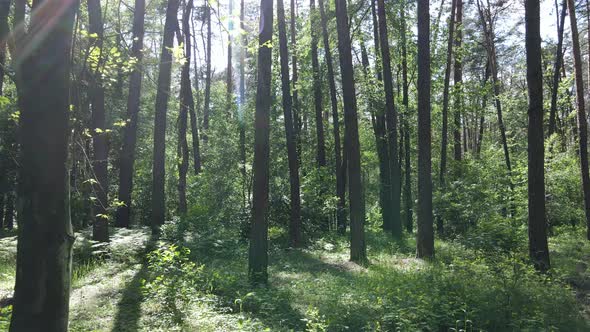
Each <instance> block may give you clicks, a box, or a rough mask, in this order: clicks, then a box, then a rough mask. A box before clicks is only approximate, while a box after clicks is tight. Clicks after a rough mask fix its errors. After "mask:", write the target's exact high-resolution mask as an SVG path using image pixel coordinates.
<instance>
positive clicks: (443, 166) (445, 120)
mask: <svg viewBox="0 0 590 332" xmlns="http://www.w3.org/2000/svg"><path fill="white" fill-rule="evenodd" d="M457 1H459V0H452V1H451V16H450V17H449V36H448V39H447V62H446V67H445V78H444V85H443V108H442V139H441V150H440V173H439V183H440V187H441V190H444V189H443V188H444V187H445V185H446V182H445V175H446V173H447V149H448V142H449V134H448V130H449V129H448V128H449V81H450V79H451V61H452V57H453V41H454V31H455V8H456V4H457ZM436 229H437V231H438V233H439V234H443V232H444V223H443V219H442V216H440V215H439V216H437V218H436Z"/></svg>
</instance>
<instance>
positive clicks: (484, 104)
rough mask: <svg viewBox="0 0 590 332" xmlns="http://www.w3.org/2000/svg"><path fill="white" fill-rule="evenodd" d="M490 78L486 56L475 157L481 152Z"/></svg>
mask: <svg viewBox="0 0 590 332" xmlns="http://www.w3.org/2000/svg"><path fill="white" fill-rule="evenodd" d="M489 79H490V60H489V58H488V62H487V63H486V69H485V73H484V79H483V84H482V85H483V88H484V95H483V96H482V101H481V115H480V117H479V134H478V135H477V140H476V144H477V146H476V156H477V158H479V156H480V154H481V144H482V142H483V131H484V123H485V120H486V116H485V114H486V107H487V105H488V88H487V84H488V80H489Z"/></svg>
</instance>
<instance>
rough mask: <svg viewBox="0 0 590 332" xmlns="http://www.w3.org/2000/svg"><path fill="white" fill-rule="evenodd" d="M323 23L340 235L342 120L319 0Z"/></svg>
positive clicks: (342, 208) (343, 193)
mask: <svg viewBox="0 0 590 332" xmlns="http://www.w3.org/2000/svg"><path fill="white" fill-rule="evenodd" d="M318 4H319V7H320V16H321V23H322V37H323V41H324V56H325V60H326V69H327V72H328V85H329V87H330V103H331V106H332V123H333V127H334V161H335V174H336V196H337V197H338V203H337V209H338V211H337V212H336V220H337V224H338V230H339V231H340V233H344V232H346V211H345V205H346V172H345V170H344V167H343V164H342V148H341V144H340V120H339V119H338V96H337V93H336V80H335V75H334V66H333V63H332V50H331V48H330V38H329V34H328V18H327V16H326V9H325V8H324V0H318Z"/></svg>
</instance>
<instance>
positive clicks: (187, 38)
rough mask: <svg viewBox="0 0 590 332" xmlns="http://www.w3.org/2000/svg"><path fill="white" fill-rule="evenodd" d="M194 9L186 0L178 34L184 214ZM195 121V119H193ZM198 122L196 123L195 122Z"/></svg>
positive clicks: (180, 201)
mask: <svg viewBox="0 0 590 332" xmlns="http://www.w3.org/2000/svg"><path fill="white" fill-rule="evenodd" d="M192 9H193V1H192V0H188V1H187V2H186V5H185V8H184V12H183V14H182V31H183V37H184V38H182V37H181V35H180V34H178V35H177V36H178V37H179V38H178V44H179V45H180V44H182V43H183V42H184V57H185V62H184V64H183V65H182V69H181V73H180V107H179V113H178V151H177V155H178V158H179V163H178V212H179V213H180V214H181V215H183V214H186V212H187V203H186V175H187V173H188V166H189V165H188V163H189V162H188V159H189V148H188V141H187V139H186V132H187V125H188V113H189V112H191V110H192V113H193V114H194V112H195V101H194V99H193V90H192V85H191V78H190V70H191V68H190V67H191V52H192V46H191V35H190V18H191V12H192ZM191 122H192V123H195V121H191ZM195 124H196V123H195ZM197 141H198V139H197Z"/></svg>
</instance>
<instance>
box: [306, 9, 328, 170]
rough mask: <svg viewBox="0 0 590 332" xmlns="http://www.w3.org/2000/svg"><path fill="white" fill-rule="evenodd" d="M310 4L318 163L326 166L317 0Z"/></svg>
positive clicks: (320, 165)
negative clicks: (317, 29)
mask: <svg viewBox="0 0 590 332" xmlns="http://www.w3.org/2000/svg"><path fill="white" fill-rule="evenodd" d="M309 6H310V15H309V17H310V21H311V67H312V72H313V97H314V106H315V122H316V139H317V147H316V163H317V166H318V167H323V166H326V139H325V137H324V121H323V116H322V113H323V110H324V107H323V105H322V98H323V96H322V82H321V80H320V63H319V61H318V34H317V32H316V31H315V29H316V27H317V24H316V16H317V15H316V9H315V0H311V1H310V3H309Z"/></svg>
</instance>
